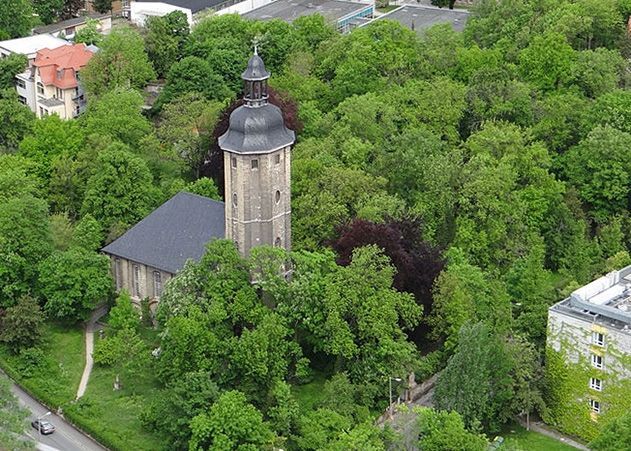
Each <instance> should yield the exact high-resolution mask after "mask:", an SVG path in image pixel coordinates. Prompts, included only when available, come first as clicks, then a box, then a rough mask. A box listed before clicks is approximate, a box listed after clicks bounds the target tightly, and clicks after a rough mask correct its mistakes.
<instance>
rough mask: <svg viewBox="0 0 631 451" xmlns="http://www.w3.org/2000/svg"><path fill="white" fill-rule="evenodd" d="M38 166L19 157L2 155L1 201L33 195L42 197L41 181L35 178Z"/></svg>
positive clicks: (0, 176)
mask: <svg viewBox="0 0 631 451" xmlns="http://www.w3.org/2000/svg"><path fill="white" fill-rule="evenodd" d="M35 172H36V165H35V163H34V162H32V161H31V160H28V159H26V158H24V157H22V156H18V155H8V154H0V199H8V198H10V197H18V196H24V195H27V194H29V195H32V196H35V197H41V195H42V189H41V184H42V182H41V179H39V178H38V177H35V176H34V173H35Z"/></svg>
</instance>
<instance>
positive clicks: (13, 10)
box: [0, 0, 33, 40]
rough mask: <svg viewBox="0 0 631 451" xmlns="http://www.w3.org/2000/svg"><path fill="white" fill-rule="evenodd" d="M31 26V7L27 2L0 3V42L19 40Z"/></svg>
mask: <svg viewBox="0 0 631 451" xmlns="http://www.w3.org/2000/svg"><path fill="white" fill-rule="evenodd" d="M32 26H33V7H32V5H31V2H30V1H29V0H15V1H10V2H2V3H0V40H4V39H13V38H21V37H23V36H26V35H28V34H29V32H30V31H31V27H32Z"/></svg>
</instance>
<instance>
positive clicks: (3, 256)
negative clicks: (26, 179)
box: [0, 195, 52, 308]
mask: <svg viewBox="0 0 631 451" xmlns="http://www.w3.org/2000/svg"><path fill="white" fill-rule="evenodd" d="M51 250H52V240H51V236H50V224H49V221H48V206H47V205H46V202H44V201H43V200H41V199H36V198H34V197H33V196H31V195H24V196H19V197H13V198H10V199H8V200H3V201H2V206H1V208H0V287H1V288H0V306H1V307H4V308H6V307H9V306H11V305H13V304H14V303H15V302H17V300H18V299H19V298H20V297H21V296H23V295H25V294H27V293H29V292H30V291H31V290H32V288H33V287H34V286H35V281H36V278H37V264H38V263H39V262H40V261H41V260H42V259H44V258H46V257H47V256H48V254H49V253H50V252H51Z"/></svg>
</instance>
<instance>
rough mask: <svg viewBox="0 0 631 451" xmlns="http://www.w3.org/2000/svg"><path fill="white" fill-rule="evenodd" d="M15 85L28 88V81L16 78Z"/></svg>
mask: <svg viewBox="0 0 631 451" xmlns="http://www.w3.org/2000/svg"><path fill="white" fill-rule="evenodd" d="M15 86H17V87H18V88H22V89H26V83H25V82H24V80H21V79H19V78H16V79H15Z"/></svg>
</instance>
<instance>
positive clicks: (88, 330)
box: [76, 305, 107, 399]
mask: <svg viewBox="0 0 631 451" xmlns="http://www.w3.org/2000/svg"><path fill="white" fill-rule="evenodd" d="M106 313H107V306H106V305H104V306H101V307H99V308H97V309H96V310H94V311H93V312H92V315H91V316H90V320H89V321H88V322H87V323H86V325H85V368H83V374H82V375H81V382H79V388H78V389H77V398H76V399H79V398H81V397H82V396H83V395H84V394H85V390H86V388H88V381H89V380H90V373H91V372H92V366H93V365H94V360H93V359H92V353H93V352H94V331H95V330H96V323H97V321H98V320H99V319H101V317H102V316H103V315H105V314H106Z"/></svg>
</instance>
